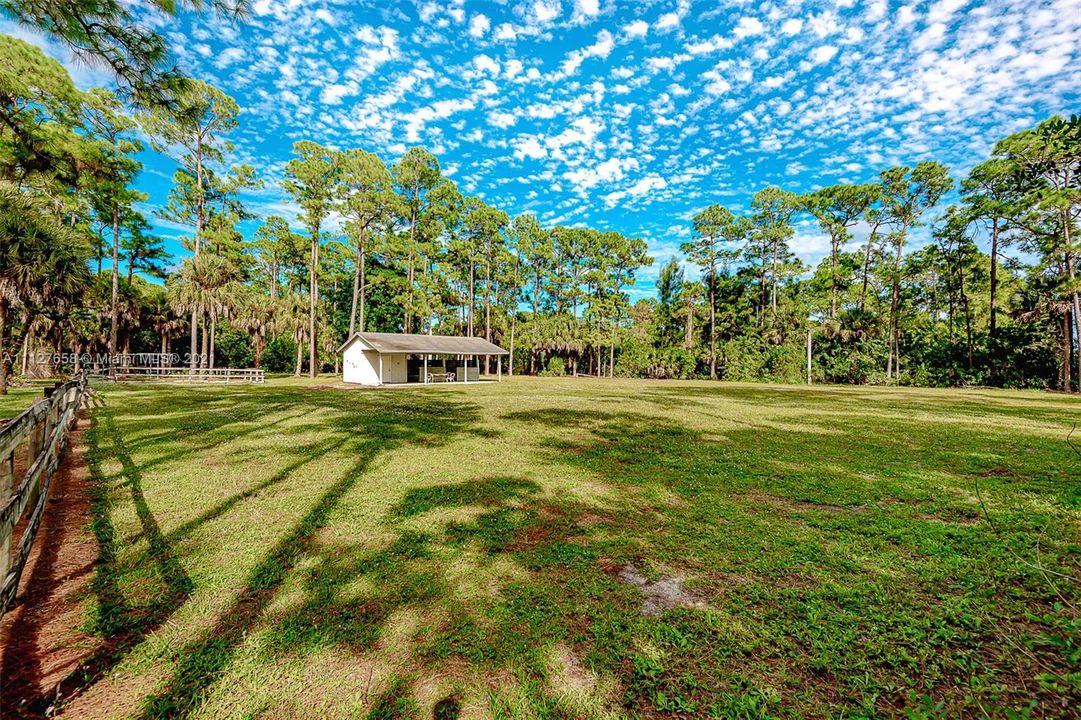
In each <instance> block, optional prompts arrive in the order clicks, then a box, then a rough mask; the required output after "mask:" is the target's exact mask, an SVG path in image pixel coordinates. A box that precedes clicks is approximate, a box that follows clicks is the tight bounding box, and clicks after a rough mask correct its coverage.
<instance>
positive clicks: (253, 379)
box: [90, 366, 266, 384]
mask: <svg viewBox="0 0 1081 720" xmlns="http://www.w3.org/2000/svg"><path fill="white" fill-rule="evenodd" d="M90 375H91V376H92V377H94V378H106V379H112V378H110V377H109V371H108V370H107V369H106V370H93V371H91V372H90ZM116 380H140V381H157V382H186V383H225V384H229V383H234V382H236V383H262V382H265V381H266V374H265V373H264V371H263V370H261V369H258V368H196V369H195V370H191V369H189V368H186V367H161V366H147V367H118V368H116Z"/></svg>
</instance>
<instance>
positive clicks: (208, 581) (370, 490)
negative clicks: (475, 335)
mask: <svg viewBox="0 0 1081 720" xmlns="http://www.w3.org/2000/svg"><path fill="white" fill-rule="evenodd" d="M320 382H322V383H328V382H332V381H328V380H320ZM307 384H308V382H307V381H305V382H303V383H302V382H298V381H294V380H279V381H272V382H269V383H267V384H266V385H265V386H254V387H238V386H229V387H197V388H185V387H175V386H139V385H128V386H116V387H114V386H103V387H99V388H98V398H99V400H100V401H101V402H103V404H102V405H101V406H100V407H98V408H97V409H95V410H94V411H93V414H92V416H93V425H92V427H91V428H90V429H89V430H88V432H87V434H86V438H87V440H88V442H89V444H90V451H89V457H90V461H91V472H92V477H93V481H94V486H95V488H96V495H95V497H94V507H93V511H94V514H95V524H94V531H95V534H96V535H97V538H98V540H99V542H100V543H102V546H103V550H102V558H101V561H100V562H99V564H98V566H97V567H96V568H95V576H94V580H93V583H92V588H93V593H92V594H91V595H90V596H88V597H87V598H86V600H85V603H86V618H87V620H86V622H87V628H90V629H92V630H93V632H94V633H95V634H97V635H99V636H101V637H102V638H103V640H104V641H105V644H104V647H105V648H106V650H105V651H104V652H102V653H99V654H98V655H97V656H96V658H95V662H96V664H95V665H94V667H93V668H92V669H93V673H90V674H89V676H90V677H91V678H92V679H93V682H92V684H91V685H90V686H89V687H88V688H87V689H86V690H85V692H83V693H82V694H80V695H78V696H77V697H76V698H75V699H74V700H72V701H71V702H70V703H68V704H67V705H66V706H65V707H64V708H62V709H63V710H64V711H65V712H66V713H67V714H68V716H70V717H79V716H84V715H97V716H116V717H126V716H133V717H143V718H158V717H161V718H164V717H188V716H190V717H198V718H248V717H252V718H254V717H266V718H307V717H310V718H324V717H326V718H412V717H416V718H429V717H435V718H440V719H445V718H454V717H462V718H467V717H468V718H473V717H477V718H480V717H497V718H591V717H610V718H616V717H659V716H683V717H722V718H767V717H807V718H821V717H916V718H921V717H950V718H953V717H1078V709H1077V708H1078V707H1081V624H1079V620H1078V608H1079V607H1081V586H1079V584H1078V581H1077V580H1071V579H1070V577H1072V578H1078V577H1079V576H1081V567H1079V566H1081V530H1079V526H1081V523H1079V521H1081V485H1079V482H1078V478H1079V477H1081V455H1079V454H1078V453H1077V452H1075V451H1074V450H1073V449H1071V447H1070V446H1069V445H1068V444H1067V442H1066V437H1067V434H1068V433H1069V432H1070V430H1071V428H1072V427H1073V426H1074V423H1075V422H1081V402H1078V401H1077V400H1074V399H1072V398H1068V397H1064V396H1058V395H1052V394H1041V393H1035V392H1024V393H1022V392H1001V391H991V390H980V391H937V390H913V389H903V388H902V389H892V388H891V389H887V388H825V387H823V388H803V387H781V386H764V385H733V384H724V383H705V382H649V381H621V380H614V381H603V380H582V379H579V380H574V379H534V378H514V379H512V380H508V381H505V382H503V383H501V384H495V383H492V384H486V385H474V386H469V387H464V388H463V387H454V386H441V387H429V388H415V389H396V390H375V391H373V390H359V389H355V390H345V389H334V388H332V387H328V386H327V385H321V386H317V387H311V388H309V387H307V386H306V385H307ZM1075 437H1076V444H1078V446H1079V447H1081V432H1079V433H1078V434H1077V436H1075ZM981 501H982V502H981ZM983 506H985V507H986V512H987V513H988V514H989V517H990V520H991V523H989V522H988V521H987V520H986V519H985V517H984V510H983ZM1010 713H1015V714H1012V715H1011V714H1010Z"/></svg>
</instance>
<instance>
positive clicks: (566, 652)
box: [550, 643, 597, 694]
mask: <svg viewBox="0 0 1081 720" xmlns="http://www.w3.org/2000/svg"><path fill="white" fill-rule="evenodd" d="M552 666H553V670H554V671H555V672H554V673H553V676H552V677H551V678H550V682H551V684H552V685H553V690H556V691H560V690H573V691H574V692H577V693H583V694H585V693H591V692H593V689H594V688H595V687H596V685H597V678H596V676H594V675H593V673H592V672H590V671H589V670H588V669H586V667H585V666H584V665H582V661H581V660H579V659H578V655H577V654H576V653H575V652H574V650H572V649H571V648H569V647H567V646H566V645H564V644H563V643H559V644H558V645H556V647H555V649H554V651H553V652H552Z"/></svg>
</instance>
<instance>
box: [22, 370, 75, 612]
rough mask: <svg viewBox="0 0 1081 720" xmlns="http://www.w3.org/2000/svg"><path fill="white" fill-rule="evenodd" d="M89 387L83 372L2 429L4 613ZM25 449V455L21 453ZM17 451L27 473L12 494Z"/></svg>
mask: <svg viewBox="0 0 1081 720" xmlns="http://www.w3.org/2000/svg"><path fill="white" fill-rule="evenodd" d="M86 387H87V386H86V376H85V375H79V377H77V378H76V379H74V380H70V381H69V382H66V383H64V384H63V385H61V386H60V387H58V388H56V389H55V390H54V391H53V392H52V395H51V396H49V397H48V398H45V399H43V400H39V401H38V402H36V403H34V405H33V406H32V407H30V408H29V409H28V410H26V411H25V412H23V413H22V414H21V415H19V416H18V417H16V418H15V419H14V420H12V421H11V422H9V423H8V424H7V425H6V426H4V427H3V428H2V429H0V503H2V505H3V510H2V511H0V579H2V583H3V584H2V585H0V616H2V615H3V614H4V613H5V612H6V611H7V609H8V606H9V605H11V601H12V600H14V599H15V593H16V592H17V591H18V589H19V577H20V576H21V575H22V571H23V567H24V566H25V565H26V559H27V558H28V557H29V556H30V548H31V547H32V546H33V544H34V536H35V535H36V534H37V531H38V526H39V525H41V517H42V515H44V513H45V504H46V502H47V501H48V498H49V484H50V482H51V481H52V477H53V474H54V473H55V472H56V468H57V467H58V466H59V465H60V458H61V456H62V455H63V452H64V448H65V447H67V443H68V433H69V431H70V430H71V426H72V424H74V422H75V413H76V412H78V410H79V408H80V407H81V405H82V403H83V399H84V397H85V394H86ZM20 447H22V448H23V449H24V450H25V455H23V454H22V453H21V452H19V449H20ZM17 454H19V455H21V456H22V457H25V465H24V467H25V472H24V473H23V477H22V480H21V481H20V482H19V484H18V486H17V487H15V488H14V492H12V490H13V488H12V485H13V482H14V480H15V470H16V467H17V463H16V459H17V458H16V455H17ZM28 511H29V514H28ZM24 519H25V522H23V521H24ZM20 524H21V525H22V527H23V530H22V534H21V535H20V536H19V538H18V549H17V550H16V551H15V553H14V557H12V543H13V540H14V539H15V538H14V535H15V530H16V529H17V528H18V527H19V526H20Z"/></svg>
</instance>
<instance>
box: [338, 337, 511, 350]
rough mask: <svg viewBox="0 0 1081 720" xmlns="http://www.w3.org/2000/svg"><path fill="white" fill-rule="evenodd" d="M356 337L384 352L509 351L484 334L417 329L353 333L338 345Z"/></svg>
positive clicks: (351, 341)
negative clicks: (422, 332)
mask: <svg viewBox="0 0 1081 720" xmlns="http://www.w3.org/2000/svg"><path fill="white" fill-rule="evenodd" d="M355 340H362V341H363V342H364V344H365V345H367V346H368V347H370V348H371V349H372V350H375V351H376V352H378V353H381V354H384V355H386V354H389V353H414V354H427V355H508V354H509V353H508V352H507V351H506V350H504V349H503V348H501V347H499V346H498V345H496V344H494V343H490V342H488V341H487V340H485V339H484V338H478V337H463V336H461V335H417V334H415V333H372V332H366V333H353V337H351V338H349V339H348V340H346V341H345V343H343V344H342V346H341V347H340V348H338V352H341V351H342V350H345V349H346V348H347V347H349V346H350V345H351V344H353V342H354V341H355Z"/></svg>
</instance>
